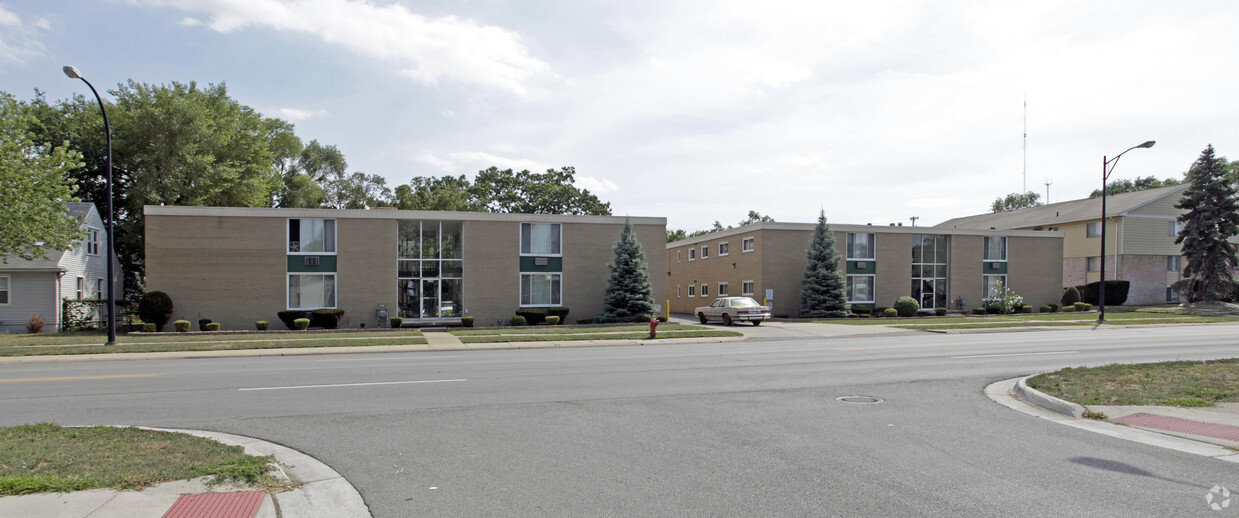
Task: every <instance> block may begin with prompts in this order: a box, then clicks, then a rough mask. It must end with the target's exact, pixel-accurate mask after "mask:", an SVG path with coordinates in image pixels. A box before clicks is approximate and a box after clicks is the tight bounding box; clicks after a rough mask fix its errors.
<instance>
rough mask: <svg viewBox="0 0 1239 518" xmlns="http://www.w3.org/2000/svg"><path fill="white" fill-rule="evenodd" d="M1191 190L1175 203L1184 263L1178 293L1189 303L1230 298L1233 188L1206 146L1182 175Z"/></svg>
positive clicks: (1236, 218)
mask: <svg viewBox="0 0 1239 518" xmlns="http://www.w3.org/2000/svg"><path fill="white" fill-rule="evenodd" d="M1187 181H1188V182H1190V183H1191V186H1190V187H1188V188H1187V189H1184V190H1183V198H1182V199H1181V200H1179V203H1177V204H1175V208H1177V209H1186V210H1187V212H1186V213H1184V214H1182V215H1180V216H1179V221H1181V222H1182V223H1183V229H1182V230H1180V231H1179V237H1177V238H1175V240H1174V242H1175V244H1176V245H1177V244H1182V245H1183V256H1184V257H1186V258H1187V265H1186V266H1185V267H1184V268H1183V276H1184V278H1185V281H1187V282H1183V281H1180V283H1179V284H1178V287H1179V288H1180V293H1182V294H1183V295H1184V296H1186V297H1187V299H1188V300H1190V301H1198V300H1204V301H1216V300H1225V299H1230V298H1231V297H1232V296H1233V293H1234V291H1235V288H1234V282H1235V281H1234V275H1233V271H1234V268H1235V263H1236V259H1235V255H1236V254H1235V245H1234V243H1231V242H1230V241H1229V240H1228V239H1229V238H1230V237H1233V236H1235V235H1237V234H1239V202H1237V201H1236V199H1235V194H1236V190H1235V185H1234V184H1233V183H1231V181H1230V180H1229V179H1228V178H1227V163H1226V160H1225V159H1223V158H1218V157H1215V156H1214V155H1213V145H1212V144H1210V145H1209V146H1208V147H1206V148H1205V150H1204V151H1203V152H1202V153H1201V154H1200V158H1198V159H1197V160H1196V162H1195V163H1194V164H1192V168H1191V169H1190V170H1188V172H1187Z"/></svg>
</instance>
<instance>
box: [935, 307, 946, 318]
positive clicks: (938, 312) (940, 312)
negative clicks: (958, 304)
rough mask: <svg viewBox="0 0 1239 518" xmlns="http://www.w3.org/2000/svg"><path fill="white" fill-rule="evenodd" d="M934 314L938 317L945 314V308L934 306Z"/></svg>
mask: <svg viewBox="0 0 1239 518" xmlns="http://www.w3.org/2000/svg"><path fill="white" fill-rule="evenodd" d="M934 314H935V315H938V316H940V317H944V316H946V308H934Z"/></svg>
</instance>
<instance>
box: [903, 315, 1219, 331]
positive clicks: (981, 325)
mask: <svg viewBox="0 0 1239 518" xmlns="http://www.w3.org/2000/svg"><path fill="white" fill-rule="evenodd" d="M1234 321H1235V320H1234V319H1226V318H1208V317H1191V318H1162V319H1139V320H1137V319H1129V320H1122V321H1119V320H1116V319H1110V318H1107V319H1106V324H1109V325H1123V326H1137V325H1166V324H1213V323H1218V322H1234ZM1095 325H1097V319H1095V318H1094V319H1090V320H1077V321H1057V322H1054V321H1049V322H1046V321H1036V320H1024V321H1018V322H986V321H978V322H974V323H964V324H906V325H898V324H896V325H890V326H889V327H895V328H899V329H913V330H916V329H920V330H926V329H996V328H1012V327H1088V326H1095Z"/></svg>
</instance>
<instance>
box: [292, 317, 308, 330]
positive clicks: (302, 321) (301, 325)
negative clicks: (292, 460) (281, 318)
mask: <svg viewBox="0 0 1239 518" xmlns="http://www.w3.org/2000/svg"><path fill="white" fill-rule="evenodd" d="M309 328H310V319H308V318H304V317H302V318H298V319H294V320H293V329H296V330H298V331H305V330H306V329H309Z"/></svg>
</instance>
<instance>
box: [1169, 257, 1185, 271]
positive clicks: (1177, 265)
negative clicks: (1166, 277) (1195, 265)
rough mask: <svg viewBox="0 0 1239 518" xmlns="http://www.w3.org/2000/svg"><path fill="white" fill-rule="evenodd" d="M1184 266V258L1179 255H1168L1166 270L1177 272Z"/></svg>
mask: <svg viewBox="0 0 1239 518" xmlns="http://www.w3.org/2000/svg"><path fill="white" fill-rule="evenodd" d="M1182 267H1183V258H1182V257H1181V256H1177V255H1168V256H1166V271H1168V272H1177V271H1179V270H1180V269H1181V268H1182Z"/></svg>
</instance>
